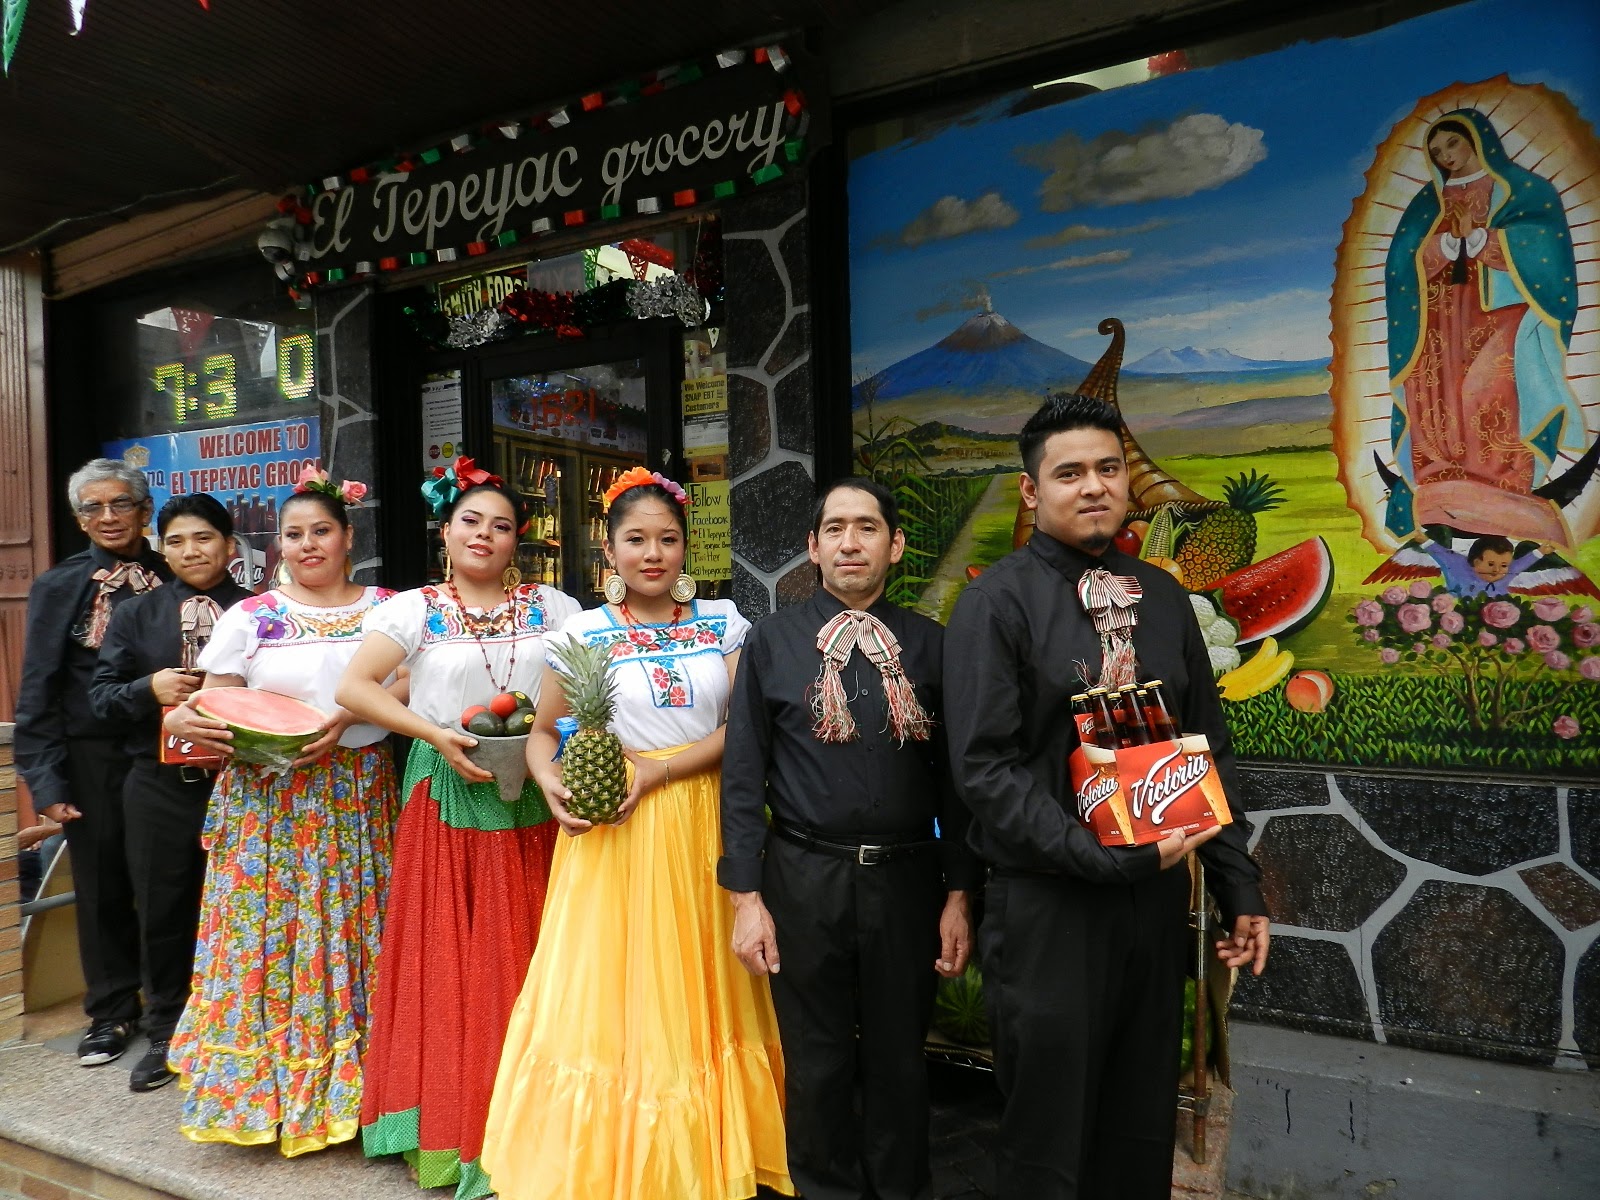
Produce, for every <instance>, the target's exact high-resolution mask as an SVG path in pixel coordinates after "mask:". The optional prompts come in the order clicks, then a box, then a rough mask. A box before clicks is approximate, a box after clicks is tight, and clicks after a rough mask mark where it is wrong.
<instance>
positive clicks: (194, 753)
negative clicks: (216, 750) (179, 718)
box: [156, 704, 222, 771]
mask: <svg viewBox="0 0 1600 1200" xmlns="http://www.w3.org/2000/svg"><path fill="white" fill-rule="evenodd" d="M173 707H174V706H173V705H170V704H169V705H166V706H165V707H163V708H162V710H161V719H162V720H163V721H165V720H166V719H167V714H168V713H169V712H171V711H172V710H173ZM160 737H161V750H160V751H159V752H158V753H157V755H156V758H157V759H158V760H159V761H160V762H164V763H166V764H167V765H168V766H175V767H202V768H204V769H205V770H207V771H216V770H219V769H220V768H221V767H222V758H221V756H220V755H216V754H212V753H211V752H210V751H209V750H202V749H200V747H198V746H196V745H195V744H194V743H193V742H189V741H185V740H184V739H183V738H180V737H175V736H174V735H172V734H170V733H168V732H167V731H166V729H165V728H163V729H162V730H161V733H160Z"/></svg>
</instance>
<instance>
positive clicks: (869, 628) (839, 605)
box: [717, 479, 981, 1200]
mask: <svg viewBox="0 0 1600 1200" xmlns="http://www.w3.org/2000/svg"><path fill="white" fill-rule="evenodd" d="M904 546H905V535H904V534H903V533H902V532H901V530H900V527H899V514H898V511H897V507H896V505H895V502H894V498H893V496H891V495H890V494H889V493H888V492H887V491H886V490H884V489H883V488H882V487H881V486H879V485H878V484H876V483H873V482H871V481H869V480H865V479H844V480H840V481H839V482H837V483H835V484H833V485H831V486H830V487H829V488H827V489H826V490H825V491H824V492H823V493H822V496H821V497H820V498H819V499H818V501H817V504H816V508H815V510H814V512H813V517H812V534H811V537H810V548H811V561H812V562H814V563H816V564H817V566H818V567H819V568H820V570H821V575H822V587H821V588H820V589H819V590H818V591H817V592H816V594H815V595H814V596H812V598H811V599H810V600H808V601H806V602H805V603H803V604H797V605H794V606H793V607H791V608H787V609H784V610H783V611H782V612H780V613H778V614H776V615H774V616H772V617H769V618H767V619H766V620H764V621H762V622H761V623H760V624H758V625H757V626H756V627H755V629H754V630H753V631H752V632H751V634H750V636H749V638H748V639H747V640H746V642H745V647H744V654H743V656H742V658H741V660H740V663H739V673H738V678H737V679H736V680H735V681H734V691H733V697H732V700H731V701H730V704H729V715H728V733H727V748H726V750H725V751H724V754H723V760H722V837H723V850H724V854H723V858H722V861H721V862H720V863H719V864H718V869H717V875H718V879H719V881H720V882H721V884H722V886H723V887H725V888H727V889H728V890H729V891H730V892H732V893H733V901H734V905H735V909H736V915H735V918H734V929H733V947H734V951H735V953H737V954H738V955H739V958H740V960H741V961H742V962H743V963H744V965H745V966H746V967H747V968H748V969H749V970H750V971H751V972H752V973H754V974H757V975H769V976H770V977H771V981H772V998H773V1003H774V1006H775V1007H776V1009H777V1014H778V1028H779V1033H780V1035H781V1037H782V1039H783V1052H784V1072H785V1076H786V1081H785V1082H786V1090H787V1093H788V1096H787V1101H788V1102H787V1106H786V1109H785V1113H784V1118H785V1125H786V1128H787V1135H788V1145H789V1170H790V1174H791V1175H792V1177H793V1178H794V1182H795V1184H796V1186H797V1187H798V1188H799V1189H800V1192H801V1194H802V1195H803V1196H805V1197H806V1198H807V1200H863V1198H865V1197H877V1198H878V1200H917V1198H921V1197H926V1196H930V1195H931V1194H932V1192H931V1183H930V1174H929V1165H928V1115H929V1114H928V1079H927V1068H926V1064H925V1061H924V1058H923V1040H924V1037H925V1035H926V1033H927V1028H928V1019H929V1016H930V1015H931V1011H932V1005H933V994H934V987H935V984H936V982H937V980H936V973H937V974H939V975H945V976H957V975H960V974H961V973H962V972H963V971H964V970H965V969H966V963H967V956H968V947H969V943H970V936H969V931H968V918H967V906H968V893H969V891H970V890H971V889H973V888H975V887H976V886H977V885H978V883H979V882H980V880H981V874H980V871H979V868H978V864H977V862H976V860H975V859H974V858H973V857H972V855H971V853H970V851H969V850H968V849H967V847H966V845H965V841H964V838H965V834H966V826H967V815H966V813H965V811H964V810H963V809H962V808H961V806H960V804H959V802H958V801H956V799H955V796H954V794H953V792H952V790H951V788H950V786H949V775H948V773H947V771H946V769H945V761H944V754H945V750H944V733H943V730H942V728H941V727H940V724H939V722H940V720H941V719H942V718H943V716H944V711H943V696H944V693H943V689H942V686H941V679H940V637H941V630H940V629H939V626H938V624H937V623H935V622H933V621H930V620H929V619H928V618H926V617H923V616H919V615H918V614H916V613H913V612H909V611H907V610H906V609H903V608H899V607H897V606H896V605H894V604H891V603H889V602H888V601H887V600H885V599H884V598H883V589H884V580H885V577H886V576H887V574H888V571H889V567H890V565H891V564H893V563H894V562H897V561H898V560H899V558H900V556H901V553H902V552H903V550H904ZM764 806H770V808H771V810H772V825H771V828H770V830H769V829H768V827H767V822H766V819H765V817H764V815H763V807H764ZM936 822H937V836H936V834H935V823H936ZM780 956H781V960H780ZM780 965H781V968H782V969H781V970H780V969H779V968H780ZM858 1031H859V1038H858V1036H857V1034H858ZM857 1089H859V1097H860V1100H859V1116H858V1115H857Z"/></svg>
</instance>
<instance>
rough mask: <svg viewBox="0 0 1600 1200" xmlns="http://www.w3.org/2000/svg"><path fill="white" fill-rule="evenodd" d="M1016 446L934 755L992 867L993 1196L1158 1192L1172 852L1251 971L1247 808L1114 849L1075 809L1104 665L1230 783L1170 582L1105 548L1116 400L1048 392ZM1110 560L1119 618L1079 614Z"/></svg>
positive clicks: (950, 633)
mask: <svg viewBox="0 0 1600 1200" xmlns="http://www.w3.org/2000/svg"><path fill="white" fill-rule="evenodd" d="M1021 450H1022V459H1023V465H1024V472H1025V473H1024V474H1023V476H1022V481H1021V487H1022V498H1023V503H1024V504H1025V505H1026V506H1027V507H1029V508H1031V509H1033V510H1034V512H1035V514H1036V525H1035V529H1034V533H1033V536H1032V539H1031V540H1030V541H1029V543H1028V545H1026V546H1025V547H1023V548H1022V549H1021V550H1018V551H1016V552H1014V553H1013V554H1010V555H1008V556H1007V557H1006V558H1004V559H1002V560H1001V561H1000V562H998V563H996V564H994V565H993V566H992V567H990V568H989V569H988V570H986V571H985V572H984V573H983V574H982V575H980V576H979V577H978V578H977V579H976V580H974V581H973V582H972V583H971V584H969V585H968V587H967V589H966V590H965V591H964V592H963V593H962V595H961V598H960V599H959V600H958V601H957V602H956V607H955V611H954V612H953V613H952V614H951V617H950V623H949V627H948V629H947V630H946V632H945V678H946V680H947V686H948V687H950V688H951V690H956V689H959V694H960V696H961V698H962V702H961V703H960V704H959V705H953V706H951V708H950V709H949V710H948V713H947V719H948V724H949V730H950V760H951V764H952V770H953V771H954V774H955V778H956V786H957V788H958V789H959V790H960V792H961V795H962V798H963V799H964V800H965V801H966V802H967V805H968V807H970V808H971V810H972V813H973V825H972V841H973V845H974V847H975V849H976V850H977V851H978V853H979V854H980V855H981V856H982V857H983V858H984V859H985V860H986V861H988V862H989V863H990V864H991V865H992V868H993V870H992V874H991V877H990V881H989V887H988V892H987V896H986V903H987V908H986V912H985V916H984V923H983V928H982V930H981V931H980V933H979V955H980V958H981V959H982V962H983V967H984V986H985V989H986V991H987V995H988V1002H989V1009H990V1024H991V1029H992V1031H993V1036H994V1051H995V1074H996V1079H997V1082H998V1083H999V1085H1000V1088H1001V1090H1002V1092H1003V1093H1004V1095H1005V1112H1004V1116H1003V1117H1002V1120H1001V1126H1000V1138H999V1141H998V1144H997V1146H996V1172H995V1183H996V1190H995V1196H996V1200H1158V1198H1159V1200H1166V1197H1167V1196H1168V1195H1169V1193H1170V1190H1171V1183H1172V1147H1173V1141H1174V1137H1175V1134H1176V1124H1177V1121H1176V1118H1177V1099H1178V1096H1177V1092H1178V1061H1179V1052H1180V1046H1179V1042H1180V1030H1181V1026H1182V1011H1183V978H1184V964H1185V960H1186V954H1185V946H1186V943H1187V940H1188V922H1187V913H1188V896H1189V873H1188V872H1187V871H1185V870H1182V869H1177V870H1173V869H1171V868H1174V867H1180V864H1182V862H1183V860H1184V857H1185V855H1187V854H1188V853H1189V852H1190V851H1191V850H1196V849H1198V851H1199V854H1200V857H1201V860H1202V861H1203V862H1204V863H1205V866H1206V868H1207V876H1206V877H1207V881H1208V883H1209V884H1210V888H1211V892H1212V894H1213V895H1214V896H1215V897H1216V899H1217V901H1218V903H1219V904H1220V906H1221V908H1222V911H1223V917H1224V920H1225V922H1226V923H1227V927H1228V928H1229V930H1230V931H1231V934H1232V936H1231V937H1230V938H1229V939H1228V940H1226V941H1224V942H1219V943H1218V945H1217V953H1218V956H1219V957H1220V958H1221V960H1222V961H1223V962H1224V963H1226V964H1228V965H1229V966H1245V965H1249V966H1250V967H1251V968H1252V969H1253V970H1255V971H1256V972H1257V973H1259V972H1260V971H1261V969H1262V968H1263V966H1264V965H1265V963H1266V957H1267V940H1268V923H1267V918H1266V916H1265V913H1266V911H1267V909H1266V905H1265V903H1264V902H1263V900H1262V897H1261V891H1260V887H1259V882H1258V881H1259V879H1260V871H1259V870H1258V869H1257V867H1256V865H1255V863H1254V862H1252V861H1251V859H1250V856H1249V853H1248V852H1247V850H1246V837H1247V834H1248V827H1247V825H1246V824H1245V823H1244V821H1243V820H1236V822H1235V823H1234V824H1232V825H1227V826H1224V827H1222V828H1220V829H1210V830H1206V831H1204V832H1203V833H1199V834H1192V835H1189V836H1187V837H1186V836H1184V835H1182V834H1172V835H1169V836H1168V837H1167V838H1166V839H1164V840H1162V841H1161V842H1159V843H1156V844H1152V845H1147V846H1140V847H1116V848H1108V847H1105V846H1102V845H1101V844H1100V843H1099V841H1098V840H1096V838H1095V837H1094V836H1093V835H1092V834H1090V833H1089V832H1088V831H1087V830H1086V829H1085V828H1084V827H1083V826H1082V825H1080V824H1079V823H1078V820H1077V818H1076V816H1075V815H1074V805H1075V801H1074V796H1073V792H1072V787H1071V784H1070V783H1069V781H1068V778H1067V756H1068V755H1069V754H1070V753H1071V751H1072V750H1073V749H1074V748H1075V747H1076V746H1077V734H1076V731H1075V728H1074V724H1073V721H1072V715H1071V705H1070V698H1071V696H1072V695H1073V694H1074V693H1076V692H1081V691H1083V690H1084V689H1085V688H1087V687H1089V686H1091V685H1093V684H1095V683H1096V682H1101V681H1102V680H1103V679H1104V678H1105V677H1106V676H1120V675H1123V674H1134V675H1136V676H1137V678H1138V679H1161V680H1163V681H1164V683H1165V685H1166V688H1167V690H1168V694H1169V696H1170V697H1171V699H1172V702H1173V716H1174V717H1175V719H1176V720H1177V722H1178V724H1179V725H1180V726H1181V727H1182V729H1183V731H1184V732H1186V733H1203V734H1205V735H1207V737H1208V738H1209V739H1210V742H1211V747H1212V752H1213V755H1214V757H1215V760H1216V765H1217V770H1218V772H1219V774H1220V776H1221V779H1222V781H1223V785H1224V788H1225V790H1226V792H1227V794H1228V796H1229V799H1230V801H1233V802H1234V805H1235V812H1236V813H1237V812H1238V809H1237V798H1238V796H1239V789H1238V786H1237V781H1236V779H1235V772H1234V763H1233V755H1232V753H1231V751H1230V750H1229V747H1228V732H1227V727H1226V725H1225V724H1224V722H1223V719H1222V712H1221V707H1220V705H1219V703H1218V700H1217V691H1216V687H1215V686H1214V684H1213V683H1212V678H1211V668H1210V664H1209V662H1208V660H1207V657H1206V652H1205V646H1204V644H1203V642H1202V640H1201V636H1200V630H1199V627H1198V626H1197V624H1196V623H1195V618H1194V612H1193V609H1192V607H1191V606H1190V604H1189V599H1188V595H1187V594H1186V593H1185V592H1184V590H1183V588H1182V587H1180V586H1179V585H1178V583H1177V582H1176V581H1175V580H1174V579H1173V578H1172V576H1170V575H1168V574H1167V573H1166V572H1165V571H1163V570H1161V569H1160V568H1158V567H1155V566H1152V565H1150V564H1148V563H1145V562H1142V561H1140V560H1139V559H1136V558H1132V557H1130V556H1128V555H1126V554H1123V553H1121V552H1120V551H1117V550H1115V549H1113V548H1112V546H1111V542H1112V538H1113V536H1114V535H1115V534H1116V532H1117V530H1118V529H1119V528H1120V527H1121V525H1122V522H1123V518H1124V517H1125V516H1126V515H1127V512H1128V471H1127V464H1126V462H1125V461H1124V458H1123V449H1122V438H1121V421H1120V418H1119V417H1118V415H1117V412H1116V410H1115V409H1114V408H1112V407H1111V406H1110V405H1109V404H1107V403H1105V402H1104V401H1102V400H1098V399H1092V398H1089V397H1086V396H1066V397H1056V398H1053V399H1052V400H1050V401H1048V402H1046V404H1045V405H1044V407H1042V408H1041V409H1040V410H1039V411H1038V412H1037V413H1035V414H1034V415H1033V417H1032V418H1030V419H1029V421H1028V423H1027V424H1026V425H1025V426H1024V427H1023V431H1022V438H1021ZM1096 572H1098V574H1095V573H1096ZM1108 573H1109V575H1108ZM1111 577H1131V578H1132V580H1133V581H1136V584H1137V586H1136V587H1133V588H1125V587H1119V588H1117V589H1115V590H1116V591H1117V594H1119V595H1122V596H1124V597H1125V596H1126V595H1128V594H1129V593H1133V594H1135V595H1137V593H1139V592H1141V591H1142V600H1138V601H1137V603H1136V605H1135V606H1134V607H1135V609H1136V613H1137V623H1136V624H1132V625H1131V628H1130V627H1128V625H1126V624H1124V623H1122V622H1123V621H1124V620H1125V616H1118V617H1117V619H1115V620H1113V619H1109V618H1111V617H1112V616H1113V615H1114V614H1111V613H1109V611H1107V610H1104V609H1101V610H1097V611H1098V612H1099V615H1100V617H1101V624H1102V625H1103V626H1105V629H1104V630H1102V629H1100V628H1097V625H1096V622H1095V619H1094V617H1093V616H1091V612H1090V610H1089V609H1088V608H1086V605H1090V606H1091V607H1092V606H1094V604H1095V600H1094V597H1096V596H1097V595H1102V594H1104V591H1105V589H1103V588H1096V587H1093V586H1089V587H1083V588H1080V585H1081V584H1084V583H1085V581H1086V578H1087V580H1088V583H1089V584H1091V585H1092V584H1096V583H1106V582H1111V581H1112V579H1111ZM1080 596H1082V597H1084V598H1083V599H1080ZM1134 681H1135V680H1134V679H1131V678H1130V679H1126V680H1123V679H1121V678H1112V679H1110V681H1109V682H1111V683H1113V684H1115V683H1121V682H1130V683H1131V682H1134Z"/></svg>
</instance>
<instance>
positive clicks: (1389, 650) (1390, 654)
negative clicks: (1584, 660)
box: [1378, 646, 1600, 663]
mask: <svg viewBox="0 0 1600 1200" xmlns="http://www.w3.org/2000/svg"><path fill="white" fill-rule="evenodd" d="M1378 657H1379V658H1381V659H1383V661H1384V662H1386V663H1397V662H1399V661H1400V651H1398V650H1396V649H1395V648H1394V647H1393V646H1385V647H1384V648H1383V649H1382V650H1379V651H1378ZM1589 661H1590V662H1594V663H1600V658H1591V659H1590V660H1589Z"/></svg>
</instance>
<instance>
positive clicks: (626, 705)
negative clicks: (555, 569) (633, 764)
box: [545, 600, 750, 750]
mask: <svg viewBox="0 0 1600 1200" xmlns="http://www.w3.org/2000/svg"><path fill="white" fill-rule="evenodd" d="M749 632H750V622H749V621H746V620H745V619H744V618H743V617H742V616H740V615H739V610H738V609H737V608H735V607H734V606H733V601H732V600H696V601H694V603H692V604H691V605H690V606H689V611H688V612H686V613H685V614H684V615H683V617H682V619H680V620H679V621H678V623H677V624H672V623H671V622H663V623H659V624H656V623H640V624H636V625H627V624H622V623H620V622H618V620H617V619H616V617H615V615H614V614H613V613H612V611H611V609H610V608H608V607H606V606H605V605H601V606H600V607H599V608H592V609H589V610H588V611H586V612H582V613H579V614H578V615H577V616H575V617H573V618H571V619H570V620H568V621H567V622H566V623H565V624H563V625H562V626H561V630H560V632H559V633H557V634H555V635H554V636H552V637H551V638H550V639H549V641H548V643H547V644H546V646H545V657H546V658H547V659H549V661H550V664H551V666H553V667H555V668H556V669H557V670H558V671H559V670H560V669H561V667H560V664H559V663H558V662H556V660H555V657H554V656H553V654H552V653H551V650H552V648H553V647H554V646H556V645H558V644H560V642H561V641H562V640H563V639H582V640H583V641H585V642H588V643H590V644H606V645H609V646H610V647H611V655H612V662H611V672H612V674H613V675H614V676H615V677H616V681H617V687H616V698H617V715H616V718H615V720H613V721H612V723H611V732H613V733H615V734H616V735H617V736H618V737H620V738H621V739H622V744H623V745H624V746H627V747H628V748H629V749H632V750H665V749H667V748H669V747H672V746H683V745H687V744H688V743H690V742H698V741H699V740H700V739H701V738H703V737H705V736H706V735H707V734H709V733H711V732H712V731H713V730H715V729H716V728H717V726H718V725H721V724H722V723H723V722H724V721H726V720H727V719H728V692H729V690H730V689H729V686H728V664H727V663H726V661H724V660H725V659H726V658H727V656H728V655H730V654H732V653H734V652H735V651H737V650H738V649H739V648H740V647H741V646H743V645H744V639H745V635H746V634H747V633H749Z"/></svg>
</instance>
